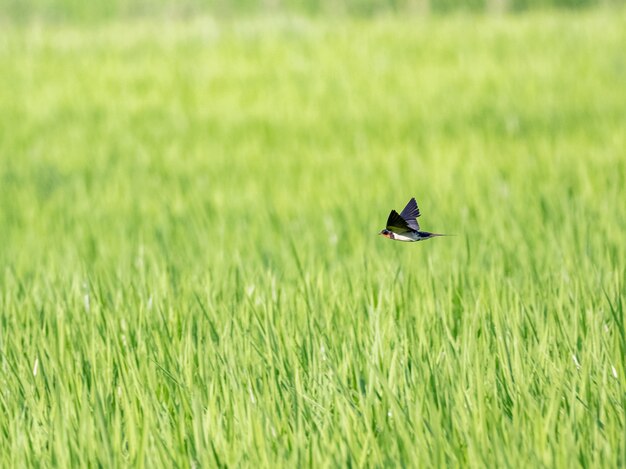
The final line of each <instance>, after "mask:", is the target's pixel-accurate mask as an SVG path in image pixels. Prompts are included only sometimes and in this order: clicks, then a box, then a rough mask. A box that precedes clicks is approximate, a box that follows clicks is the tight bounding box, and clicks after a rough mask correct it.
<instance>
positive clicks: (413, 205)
mask: <svg viewBox="0 0 626 469" xmlns="http://www.w3.org/2000/svg"><path fill="white" fill-rule="evenodd" d="M400 216H401V217H402V218H403V219H404V220H405V221H406V224H407V225H408V227H409V228H411V229H412V230H415V231H418V230H419V229H420V225H419V223H417V220H416V218H417V217H419V216H420V209H419V208H418V207H417V202H416V201H415V198H412V199H411V200H409V203H408V204H406V207H404V210H402V213H401V214H400Z"/></svg>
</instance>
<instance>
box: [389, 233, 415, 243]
mask: <svg viewBox="0 0 626 469" xmlns="http://www.w3.org/2000/svg"><path fill="white" fill-rule="evenodd" d="M393 239H394V240H396V241H407V242H412V241H419V240H420V238H419V236H418V234H417V233H413V232H407V233H394V234H393Z"/></svg>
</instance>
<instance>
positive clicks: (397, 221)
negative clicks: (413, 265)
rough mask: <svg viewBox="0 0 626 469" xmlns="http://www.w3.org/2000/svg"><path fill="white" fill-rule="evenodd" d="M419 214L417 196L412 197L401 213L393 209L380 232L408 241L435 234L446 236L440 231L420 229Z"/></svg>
mask: <svg viewBox="0 0 626 469" xmlns="http://www.w3.org/2000/svg"><path fill="white" fill-rule="evenodd" d="M419 216H420V209H419V208H418V206H417V202H416V201H415V198H412V199H411V200H409V203H408V204H406V207H404V210H402V212H401V213H398V212H396V211H395V210H392V211H391V213H390V214H389V218H387V226H386V227H385V229H384V230H382V231H381V232H380V234H381V235H383V236H384V237H386V238H389V239H393V240H396V241H407V242H414V241H422V240H424V239H429V238H434V237H435V236H445V235H442V234H438V233H430V232H428V231H420V226H419V223H417V217H419Z"/></svg>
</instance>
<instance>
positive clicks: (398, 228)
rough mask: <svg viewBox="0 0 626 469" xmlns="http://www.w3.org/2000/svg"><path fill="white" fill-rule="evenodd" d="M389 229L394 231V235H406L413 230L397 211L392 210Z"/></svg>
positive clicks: (388, 220)
mask: <svg viewBox="0 0 626 469" xmlns="http://www.w3.org/2000/svg"><path fill="white" fill-rule="evenodd" d="M387 229H388V230H389V231H393V232H394V233H406V232H407V231H411V228H409V225H407V223H406V220H405V219H404V218H402V217H401V216H400V215H399V214H398V212H396V211H395V210H392V211H391V213H390V214H389V218H387Z"/></svg>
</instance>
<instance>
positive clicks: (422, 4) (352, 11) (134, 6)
mask: <svg viewBox="0 0 626 469" xmlns="http://www.w3.org/2000/svg"><path fill="white" fill-rule="evenodd" d="M621 4H622V1H621V0H179V1H172V0H128V1H124V0H111V1H81V0H3V2H2V3H0V17H1V16H5V17H6V18H9V19H19V20H25V19H29V18H45V19H49V20H103V19H111V18H120V17H145V16H153V15H155V14H156V15H162V16H169V17H190V16H195V15H199V14H215V15H218V16H236V15H241V14H244V15H258V14H263V15H265V14H277V13H280V14H287V13H293V14H306V15H316V16H319V15H321V16H325V15H333V16H334V15H339V16H357V17H370V16H374V15H380V14H427V13H435V14H445V13H453V12H473V13H503V12H522V11H527V10H531V9H554V8H556V9H580V8H589V7H597V6H604V7H607V6H616V5H621Z"/></svg>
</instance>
